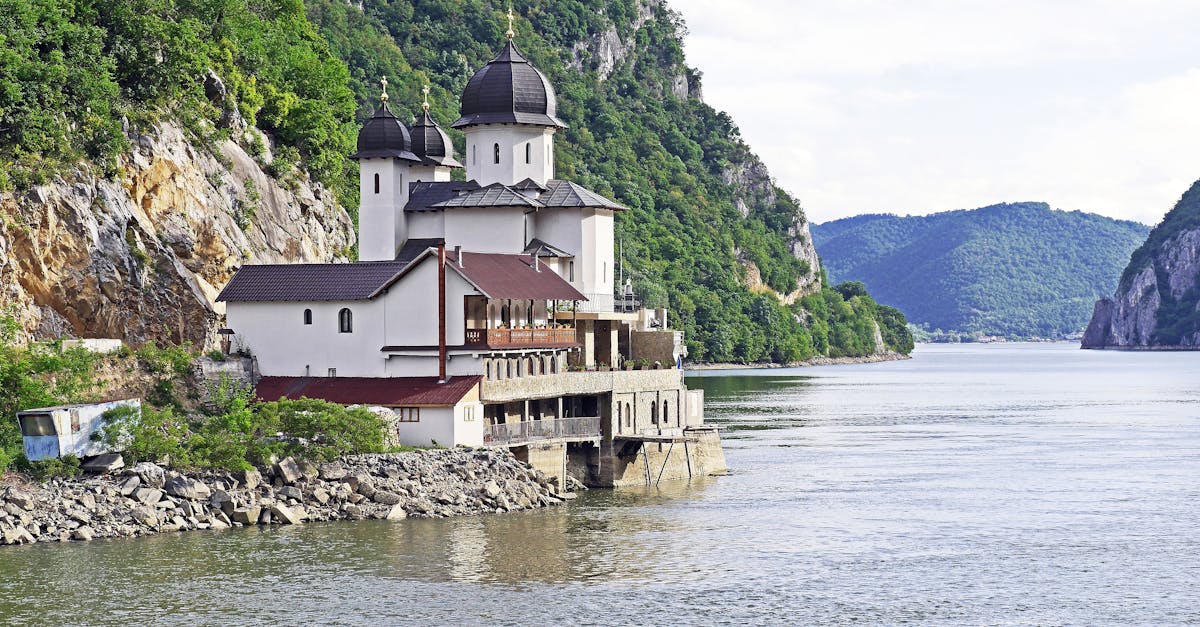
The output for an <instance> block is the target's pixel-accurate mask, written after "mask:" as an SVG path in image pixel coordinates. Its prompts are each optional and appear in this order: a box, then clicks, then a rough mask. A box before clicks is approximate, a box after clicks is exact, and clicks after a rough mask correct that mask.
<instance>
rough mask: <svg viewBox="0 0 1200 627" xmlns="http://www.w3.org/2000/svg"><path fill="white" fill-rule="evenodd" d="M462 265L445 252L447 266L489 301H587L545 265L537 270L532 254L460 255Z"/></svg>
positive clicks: (539, 262) (539, 263) (451, 252)
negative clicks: (451, 264) (457, 272)
mask: <svg viewBox="0 0 1200 627" xmlns="http://www.w3.org/2000/svg"><path fill="white" fill-rule="evenodd" d="M462 257H463V263H462V265H461V266H460V265H458V258H457V257H455V256H454V252H453V251H447V253H446V260H447V263H448V264H449V263H453V264H454V267H455V269H457V270H458V271H459V272H460V273H461V274H462V275H463V276H464V277H466V279H467V280H468V281H470V282H471V283H473V284H475V287H478V288H479V289H480V291H482V292H483V293H484V294H486V295H487V296H488V297H489V298H527V299H533V300H587V297H586V296H584V295H583V294H581V293H579V290H577V289H575V288H574V287H571V284H570V283H567V282H566V281H565V280H563V278H562V277H560V276H558V273H556V272H555V271H554V270H551V269H550V267H549V266H547V265H546V264H545V263H544V262H542V261H540V260H539V261H538V268H539V269H540V271H539V270H535V269H534V268H533V266H531V265H530V263H531V262H532V261H533V257H532V256H531V255H500V254H492V253H470V252H463V253H462Z"/></svg>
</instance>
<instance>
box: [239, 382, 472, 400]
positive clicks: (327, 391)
mask: <svg viewBox="0 0 1200 627" xmlns="http://www.w3.org/2000/svg"><path fill="white" fill-rule="evenodd" d="M482 378H483V377H481V376H479V375H472V376H468V377H451V378H450V380H449V381H447V382H445V383H441V384H439V383H438V382H437V377H389V378H382V377H381V378H374V377H263V378H262V380H261V381H259V382H258V388H257V389H256V390H255V394H256V396H257V397H258V399H259V400H262V401H274V400H279V399H281V398H287V399H293V400H294V399H298V398H315V399H321V400H325V401H329V402H331V403H339V404H342V405H384V406H389V407H416V406H443V407H444V406H450V405H455V404H457V403H458V402H459V401H460V400H462V398H463V397H464V396H466V395H467V393H468V392H470V391H471V390H472V389H473V388H474V387H475V386H476V385H479V381H480V379H482Z"/></svg>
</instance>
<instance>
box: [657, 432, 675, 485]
mask: <svg viewBox="0 0 1200 627" xmlns="http://www.w3.org/2000/svg"><path fill="white" fill-rule="evenodd" d="M659 446H662V445H661V444H660V445H659ZM673 450H675V440H671V446H668V447H667V456H666V457H664V458H663V463H662V467H661V468H659V469H658V479H656V480H655V481H654V485H658V484H659V483H662V476H663V471H665V470H666V469H667V462H668V461H670V459H671V451H673Z"/></svg>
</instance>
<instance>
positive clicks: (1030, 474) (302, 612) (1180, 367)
mask: <svg viewBox="0 0 1200 627" xmlns="http://www.w3.org/2000/svg"><path fill="white" fill-rule="evenodd" d="M689 385H691V386H693V387H703V388H705V389H706V393H707V412H708V419H709V420H710V421H712V422H716V423H719V424H722V425H723V426H725V427H726V431H724V437H725V445H726V454H727V457H728V461H729V466H730V467H731V468H732V469H733V473H732V474H731V475H729V476H726V477H717V478H709V479H705V480H702V481H695V482H692V483H691V484H674V485H665V484H664V485H662V486H660V487H659V488H658V489H645V490H643V489H636V490H620V491H616V492H612V491H600V490H597V491H592V492H588V493H584V494H582V495H581V497H580V498H579V500H578V501H576V502H574V503H572V504H570V505H568V506H565V507H560V508H554V509H551V510H547V511H540V512H533V513H524V514H507V515H496V516H482V517H471V518H460V519H451V520H410V521H402V522H397V523H389V522H362V523H334V524H326V525H306V526H302V527H282V528H281V527H276V528H269V529H238V530H229V531H225V532H212V533H210V532H197V533H190V534H184V535H164V536H161V537H151V538H143V539H137V540H117V541H96V542H92V543H90V544H75V545H70V546H58V545H53V546H49V545H33V546H25V547H6V548H4V549H2V550H0V619H2V620H0V622H3V623H6V624H73V623H74V624H138V623H146V622H156V623H169V624H213V623H224V624H304V623H313V624H341V623H355V624H357V623H374V624H395V623H401V622H413V623H429V622H449V623H457V624H463V623H467V624H475V623H488V624H497V623H501V624H506V623H560V624H568V623H569V624H576V623H620V624H642V623H654V624H666V623H706V624H713V623H726V624H728V623H736V624H743V623H764V622H787V623H792V624H811V623H844V622H849V621H860V622H867V623H896V622H901V621H911V622H917V623H954V624H960V623H968V624H997V623H1000V624H1027V623H1028V624H1050V623H1055V624H1057V623H1076V624H1098V623H1143V624H1179V623H1189V622H1190V623H1196V622H1200V353H1123V352H1095V351H1080V350H1078V349H1077V348H1076V347H1074V346H1071V345H1065V344H1054V345H1044V344H1043V345H1036V344H1035V345H1028V344H1026V345H988V346H972V345H964V346H947V345H941V346H921V347H918V349H917V351H916V353H915V355H914V358H913V359H912V360H909V361H904V362H894V363H884V364H870V365H861V366H831V367H821V368H804V369H794V370H765V371H742V372H713V373H705V376H697V377H690V378H689Z"/></svg>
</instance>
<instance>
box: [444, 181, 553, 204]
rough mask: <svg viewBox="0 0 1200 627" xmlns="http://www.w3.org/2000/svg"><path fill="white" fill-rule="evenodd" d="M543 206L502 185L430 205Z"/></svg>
mask: <svg viewBox="0 0 1200 627" xmlns="http://www.w3.org/2000/svg"><path fill="white" fill-rule="evenodd" d="M543 206H545V205H543V204H542V203H540V202H538V201H536V200H534V199H532V198H530V197H529V196H526V195H525V194H522V193H521V192H519V191H517V190H515V189H513V188H511V187H508V186H507V185H502V184H500V183H492V184H491V185H488V186H486V187H481V188H479V189H476V190H474V191H470V192H467V193H465V194H459V195H457V196H454V197H452V198H449V199H447V200H443V201H442V202H439V203H435V204H432V205H430V207H432V208H434V209H439V208H441V209H445V208H450V207H526V208H532V209H540V208H542V207H543Z"/></svg>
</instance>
